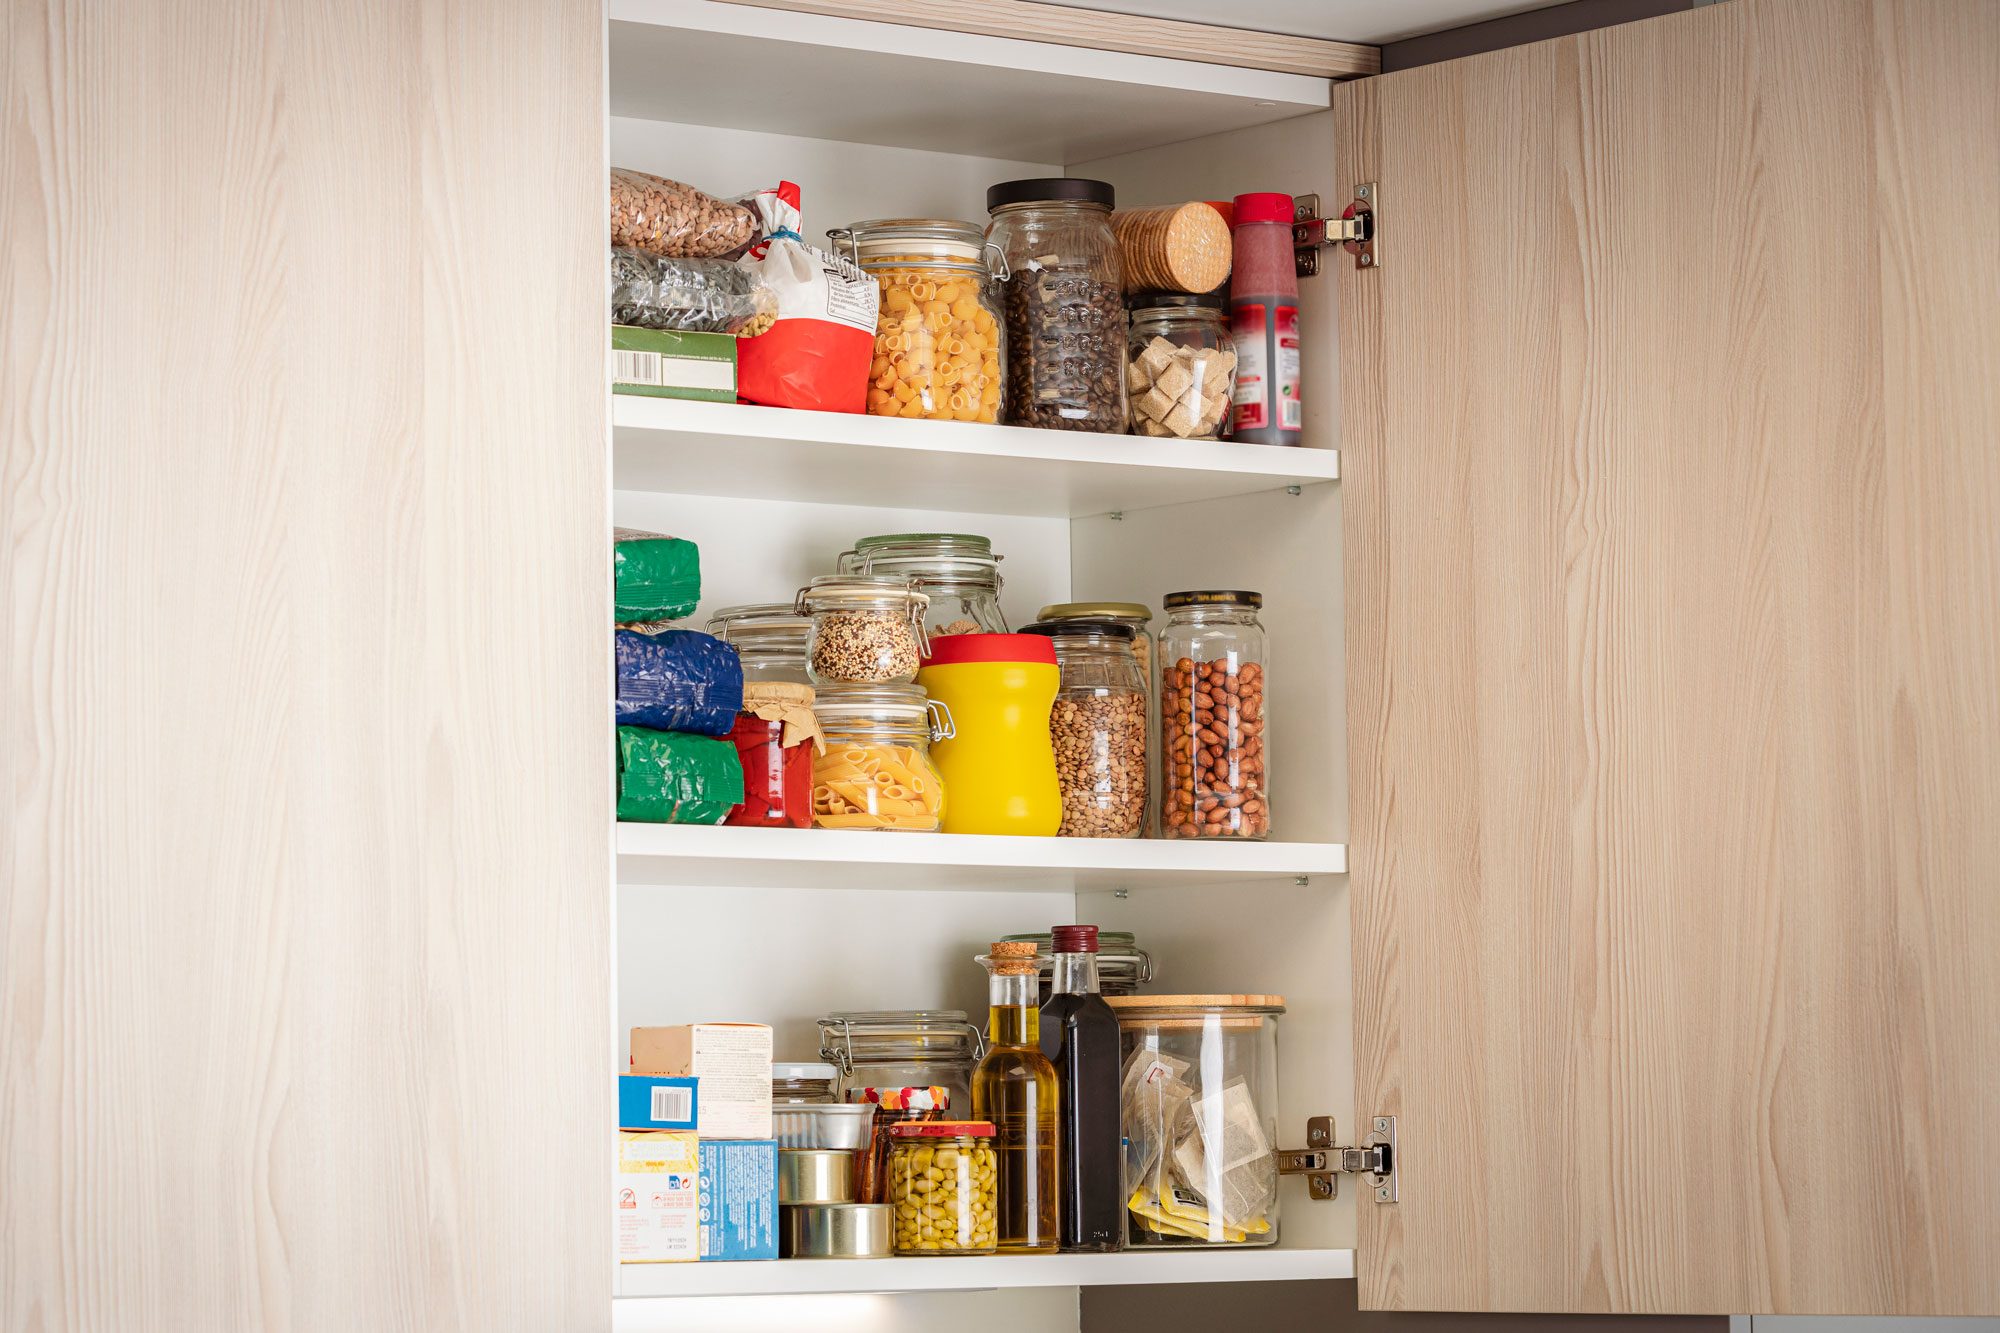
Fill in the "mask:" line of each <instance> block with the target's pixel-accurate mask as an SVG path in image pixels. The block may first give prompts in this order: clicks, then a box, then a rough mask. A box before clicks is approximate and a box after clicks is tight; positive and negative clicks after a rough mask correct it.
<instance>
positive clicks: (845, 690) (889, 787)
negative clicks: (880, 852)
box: [812, 685, 952, 833]
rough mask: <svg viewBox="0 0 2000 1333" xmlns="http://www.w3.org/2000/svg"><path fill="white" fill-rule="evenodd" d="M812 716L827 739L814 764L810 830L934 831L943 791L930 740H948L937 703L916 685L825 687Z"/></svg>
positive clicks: (948, 727)
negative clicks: (932, 759) (933, 764)
mask: <svg viewBox="0 0 2000 1333" xmlns="http://www.w3.org/2000/svg"><path fill="white" fill-rule="evenodd" d="M813 711H814V712H815V713H816V714H817V715H818V717H819V724H820V729H821V731H823V732H824V733H825V735H826V749H825V750H824V751H822V752H821V753H820V754H819V755H818V756H816V757H815V758H814V760H813V788H812V807H813V824H814V825H815V826H816V827H818V828H846V829H902V830H905V831H908V832H913V833H933V832H936V831H937V828H938V826H939V825H940V824H942V823H943V822H944V797H945V791H944V782H943V780H942V779H941V778H939V777H938V772H937V769H936V768H935V767H934V766H932V764H931V742H932V741H934V740H945V739H947V738H948V737H950V736H951V735H952V722H951V714H950V712H949V711H948V710H946V709H945V707H944V705H942V704H940V703H939V702H937V701H936V700H934V699H932V698H930V697H929V696H928V695H926V694H925V693H924V690H923V688H922V687H921V686H917V685H826V686H822V687H821V688H820V690H819V694H818V698H817V699H816V700H815V702H814V707H813Z"/></svg>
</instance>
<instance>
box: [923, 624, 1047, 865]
mask: <svg viewBox="0 0 2000 1333" xmlns="http://www.w3.org/2000/svg"><path fill="white" fill-rule="evenodd" d="M1060 680H1061V675H1060V672H1059V671H1058V669H1057V667H1056V654H1055V646H1054V644H1052V643H1051V642H1050V641H1049V639H1048V638H1047V637H1046V636H1045V635H1039V634H952V635H947V636H945V637H942V638H937V639H933V640H932V641H931V655H930V656H929V657H927V658H925V659H924V663H923V668H922V669H921V670H920V671H919V672H918V673H917V682H918V684H920V685H922V686H923V687H924V689H925V690H926V691H927V692H928V693H929V695H930V697H931V698H932V699H935V700H938V701H940V702H942V703H943V704H944V705H945V706H946V707H947V708H949V709H950V710H951V717H952V723H953V734H952V735H951V737H950V738H949V739H946V740H940V741H937V742H935V743H934V744H933V745H932V746H931V762H932V763H934V764H936V765H937V769H938V773H939V775H940V776H942V777H943V779H944V785H945V790H946V791H948V792H950V793H951V801H950V802H949V803H948V804H947V805H946V807H945V811H944V824H943V828H944V831H945V832H946V833H999V834H1016V835H1020V836H1025V837H1043V838H1045V837H1053V836H1054V835H1055V832H1056V830H1057V829H1058V828H1060V827H1061V825H1062V792H1061V789H1060V787H1059V786H1058V785H1057V782H1056V757H1055V749H1054V747H1053V745H1052V743H1051V741H1050V738H1049V713H1050V712H1051V710H1052V709H1053V708H1054V707H1055V701H1056V687H1057V685H1058V684H1059V683H1060Z"/></svg>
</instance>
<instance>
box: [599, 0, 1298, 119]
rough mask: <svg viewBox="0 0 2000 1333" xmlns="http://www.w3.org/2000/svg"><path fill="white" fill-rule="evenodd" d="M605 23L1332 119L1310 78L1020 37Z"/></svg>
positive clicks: (717, 20)
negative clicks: (1123, 87) (1170, 91)
mask: <svg viewBox="0 0 2000 1333" xmlns="http://www.w3.org/2000/svg"><path fill="white" fill-rule="evenodd" d="M607 17H608V18H609V19H610V21H611V22H613V23H642V24H645V25H647V26H648V27H662V28H682V29H686V30H688V31H693V32H706V33H716V34H719V35H723V36H730V37H749V38H757V39H761V40H766V41H781V42H787V43H791V44H795V45H799V46H820V47H832V48H834V49H837V50H846V51H859V52H863V53H869V54H872V53H877V52H882V51H895V52H902V53H907V55H908V56H909V58H918V57H921V58H922V59H925V60H935V61H941V62H945V63H949V64H957V65H970V66H973V67H976V68H979V69H1013V70H1024V71H1035V72H1038V73H1047V74H1055V75H1061V76H1063V77H1067V78H1075V79H1082V80H1089V81H1092V82H1098V83H1116V84H1129V85H1132V86H1134V87H1137V88H1149V89H1150V88H1174V89H1178V90H1181V91H1183V92H1189V93H1194V92H1200V93H1213V94H1218V95H1222V96H1228V97H1242V98H1252V99H1255V100H1258V101H1264V102H1275V103H1278V104H1279V105H1281V106H1284V107H1287V108H1296V110H1294V111H1293V112H1292V114H1295V115H1304V114H1306V113H1308V112H1311V111H1320V110H1324V109H1325V108H1327V107H1328V106H1330V105H1332V102H1333V83H1332V81H1331V80H1330V79H1325V78H1321V77H1319V76H1317V75H1311V74H1286V73H1281V72H1278V71H1275V70H1258V69H1248V68H1245V67H1243V66H1238V65H1215V64H1210V63H1208V62H1206V61H1200V60H1180V59H1176V58H1174V57H1172V56H1150V55H1138V54H1135V53H1132V52H1128V51H1105V50H1098V49H1096V48H1093V47H1079V46H1065V45H1062V44H1060V43H1056V42H1040V41H1034V40H1032V39H1028V38H1021V37H994V36H989V35H986V34H983V33H967V32H953V31H950V30H948V29H943V28H922V27H915V26H912V25H908V24H902V23H890V22H885V21H882V20H879V19H860V18H847V17H843V16H841V15H833V14H809V13H804V12H801V11H796V10H768V9H761V8H758V7H756V6H754V5H741V4H729V3H719V2H718V0H611V3H610V6H609V13H608V16H607Z"/></svg>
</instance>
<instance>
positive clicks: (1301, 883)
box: [1292, 875, 1310, 889]
mask: <svg viewBox="0 0 2000 1333" xmlns="http://www.w3.org/2000/svg"><path fill="white" fill-rule="evenodd" d="M1309 882H1310V881H1309V880H1308V878H1307V877H1306V876H1304V875H1293V876H1292V883H1294V884H1296V885H1297V886H1298V887H1300V888H1302V889H1303V888H1304V887H1305V886H1306V885H1307V883H1309Z"/></svg>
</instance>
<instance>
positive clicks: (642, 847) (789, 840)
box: [617, 823, 1347, 888]
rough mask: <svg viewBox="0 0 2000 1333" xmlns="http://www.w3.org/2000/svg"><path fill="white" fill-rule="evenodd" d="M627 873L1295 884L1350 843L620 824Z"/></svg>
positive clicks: (1055, 883)
mask: <svg viewBox="0 0 2000 1333" xmlns="http://www.w3.org/2000/svg"><path fill="white" fill-rule="evenodd" d="M617 847H618V857H619V861H620V868H621V875H620V878H621V879H627V876H626V875H625V874H624V873H623V872H624V871H625V870H626V869H628V868H630V869H633V870H635V871H639V870H642V869H643V867H644V863H645V862H648V861H664V862H665V863H666V868H667V869H669V870H670V871H671V872H672V873H671V874H670V875H669V877H668V878H666V879H665V880H660V879H658V878H657V877H655V876H648V875H645V874H643V873H635V874H633V875H632V876H630V881H628V882H634V881H635V882H649V881H651V882H667V883H697V882H698V883H707V882H710V879H709V878H704V876H708V877H715V878H719V879H720V880H721V881H722V882H725V883H727V882H731V881H732V880H736V879H738V878H739V876H738V874H737V872H738V871H739V870H741V871H750V872H754V873H751V874H749V875H747V876H743V877H742V878H743V880H744V882H752V883H775V882H779V881H780V880H782V879H784V878H785V877H786V876H791V877H794V878H802V877H804V875H805V874H810V876H811V878H812V879H814V880H816V881H818V882H819V883H821V884H822V885H824V886H826V887H854V886H857V884H855V883H853V882H850V881H848V880H845V879H844V878H843V876H842V874H841V873H840V872H841V870H842V869H843V868H852V867H860V868H861V869H862V870H863V871H864V872H865V873H864V875H863V877H862V879H861V881H859V884H862V885H865V884H873V885H875V886H876V887H904V888H910V887H921V884H919V883H914V882H912V881H911V880H910V877H909V876H908V875H907V874H902V875H899V876H898V877H896V878H894V879H891V878H889V877H886V876H884V875H883V874H882V873H881V868H882V867H896V868H897V869H898V870H899V871H909V870H922V871H926V872H934V873H933V878H936V874H935V872H950V877H951V879H952V881H953V882H952V883H949V884H939V887H979V886H981V884H982V882H983V881H985V880H988V879H991V880H993V881H995V882H994V883H993V885H992V887H1004V885H1003V884H1002V883H1000V882H999V881H1003V880H1006V881H1016V882H1018V881H1021V880H1023V879H1026V880H1028V881H1029V882H1030V883H1039V884H1042V885H1045V886H1047V887H1060V885H1061V883H1063V882H1069V883H1072V884H1074V885H1078V886H1085V887H1089V886H1099V885H1104V884H1109V883H1113V882H1116V883H1124V884H1131V885H1134V886H1139V887H1143V886H1146V885H1148V884H1194V883H1205V882H1214V883H1227V882H1231V881H1241V880H1249V879H1280V878H1287V877H1290V878H1297V877H1300V876H1315V875H1341V874H1345V873H1347V845H1346V844H1345V843H1338V842H1227V841H1223V840H1215V841H1196V842H1182V841H1179V840H1177V839H1166V838H1014V837H994V836H984V835H979V834H957V833H872V832H860V833H857V832H853V831H849V830H841V829H762V828H726V827H722V826H720V825H688V824H638V823H620V824H619V825H618V826H617Z"/></svg>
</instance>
